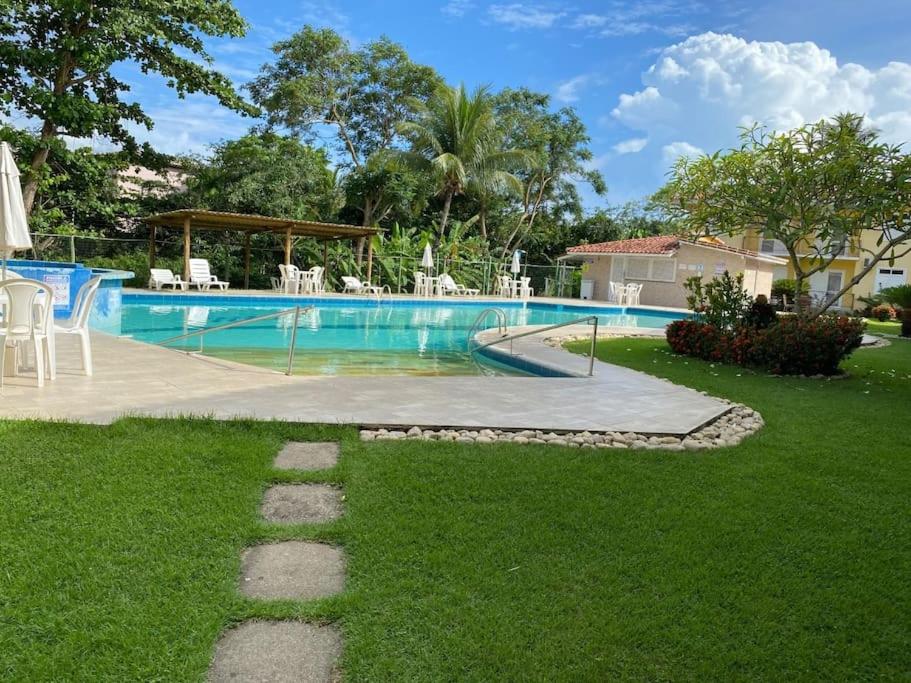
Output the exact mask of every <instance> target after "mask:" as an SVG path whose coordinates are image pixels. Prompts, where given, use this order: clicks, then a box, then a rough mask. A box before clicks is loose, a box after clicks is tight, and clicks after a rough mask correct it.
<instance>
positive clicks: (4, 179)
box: [0, 142, 32, 280]
mask: <svg viewBox="0 0 911 683" xmlns="http://www.w3.org/2000/svg"><path fill="white" fill-rule="evenodd" d="M31 248H32V238H31V237H30V236H29V234H28V221H27V220H26V219H25V204H23V203H22V185H20V184H19V169H18V168H17V167H16V160H15V159H13V151H12V149H10V146H9V145H8V144H7V143H5V142H0V258H2V259H3V271H2V276H0V279H3V280H5V279H6V260H7V259H8V258H9V255H10V254H12V253H13V252H14V251H16V250H17V249H31Z"/></svg>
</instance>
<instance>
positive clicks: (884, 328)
mask: <svg viewBox="0 0 911 683" xmlns="http://www.w3.org/2000/svg"><path fill="white" fill-rule="evenodd" d="M866 322H867V332H870V333H871V334H901V331H902V324H901V321H899V320H884V321H882V322H881V321H879V320H873V319H872V318H867V321H866Z"/></svg>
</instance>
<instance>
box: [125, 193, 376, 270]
mask: <svg viewBox="0 0 911 683" xmlns="http://www.w3.org/2000/svg"><path fill="white" fill-rule="evenodd" d="M142 221H143V222H144V223H146V224H147V225H148V226H149V267H150V268H154V267H155V239H156V235H157V232H158V229H159V228H171V229H175V230H183V270H184V278H189V275H190V234H191V233H192V231H193V230H207V231H210V232H242V233H244V288H247V287H249V286H250V236H251V235H252V234H254V233H262V232H271V233H272V234H274V235H278V236H280V237H282V238H283V240H284V247H285V265H289V264H290V263H291V239H292V238H294V237H313V238H315V239H316V240H318V241H321V242H322V243H323V267H324V268H325V269H326V270H327V271H328V270H329V242H333V241H338V240H353V241H354V242H358V241H360V240H363V239H366V240H367V280H368V281H369V280H370V279H371V275H372V274H373V244H372V240H371V239H370V238H371V237H373V236H374V235H376V234H377V233H379V232H380V231H379V230H378V229H377V228H363V227H359V226H356V225H344V224H342V223H320V222H317V221H299V220H293V219H290V218H274V217H270V216H257V215H255V214H245V213H228V212H225V211H203V210H198V209H178V210H177V211H168V212H167V213H159V214H156V215H154V216H147V217H146V218H143V219H142Z"/></svg>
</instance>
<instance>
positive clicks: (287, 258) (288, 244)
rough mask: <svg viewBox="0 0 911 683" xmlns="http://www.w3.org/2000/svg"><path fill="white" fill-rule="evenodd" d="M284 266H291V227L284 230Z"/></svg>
mask: <svg viewBox="0 0 911 683" xmlns="http://www.w3.org/2000/svg"><path fill="white" fill-rule="evenodd" d="M285 265H286V266H290V265H291V226H290V225H289V226H288V227H287V229H286V230H285Z"/></svg>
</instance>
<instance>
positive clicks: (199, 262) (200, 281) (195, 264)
mask: <svg viewBox="0 0 911 683" xmlns="http://www.w3.org/2000/svg"><path fill="white" fill-rule="evenodd" d="M190 284H191V285H196V286H197V287H198V288H199V290H200V291H203V290H205V291H207V292H208V291H209V289H210V288H211V287H212V286H215V287H218V288H219V289H220V290H221V291H225V290H226V289H227V288H228V287H229V284H228V283H227V282H225V281H224V280H219V279H218V278H217V277H215V276H214V275H212V270H211V268H209V262H208V260H206V259H204V258H191V259H190Z"/></svg>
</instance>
